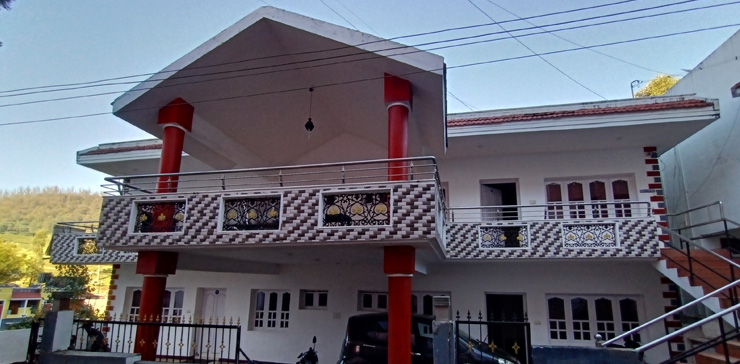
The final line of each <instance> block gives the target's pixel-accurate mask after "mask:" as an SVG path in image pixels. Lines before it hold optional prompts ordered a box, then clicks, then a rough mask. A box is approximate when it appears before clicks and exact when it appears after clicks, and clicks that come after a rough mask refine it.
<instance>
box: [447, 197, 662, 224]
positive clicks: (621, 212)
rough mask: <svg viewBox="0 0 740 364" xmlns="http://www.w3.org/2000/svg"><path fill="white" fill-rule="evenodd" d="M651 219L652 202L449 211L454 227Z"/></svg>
mask: <svg viewBox="0 0 740 364" xmlns="http://www.w3.org/2000/svg"><path fill="white" fill-rule="evenodd" d="M650 216H651V208H650V203H649V202H641V201H617V202H606V201H604V202H570V203H550V204H542V205H505V206H470V207H454V208H448V209H447V214H446V217H447V221H448V222H453V223H464V222H490V221H507V220H514V221H516V220H527V221H534V220H600V219H629V218H645V217H650Z"/></svg>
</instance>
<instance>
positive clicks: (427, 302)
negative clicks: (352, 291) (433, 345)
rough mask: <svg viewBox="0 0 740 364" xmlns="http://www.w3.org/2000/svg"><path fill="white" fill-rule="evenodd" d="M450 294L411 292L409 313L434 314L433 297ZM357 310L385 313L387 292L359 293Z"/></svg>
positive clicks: (448, 293)
mask: <svg viewBox="0 0 740 364" xmlns="http://www.w3.org/2000/svg"><path fill="white" fill-rule="evenodd" d="M449 295H450V292H432V291H414V292H411V313H419V314H423V315H433V314H434V304H433V297H434V296H449ZM357 309H358V310H360V311H381V312H382V311H387V310H388V292H377V291H359V292H358V299H357Z"/></svg>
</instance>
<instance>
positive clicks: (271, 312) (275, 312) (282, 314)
mask: <svg viewBox="0 0 740 364" xmlns="http://www.w3.org/2000/svg"><path fill="white" fill-rule="evenodd" d="M252 297H253V302H252V307H253V310H252V311H253V313H252V328H254V329H287V328H288V324H289V322H290V292H287V291H274V290H253V291H252Z"/></svg>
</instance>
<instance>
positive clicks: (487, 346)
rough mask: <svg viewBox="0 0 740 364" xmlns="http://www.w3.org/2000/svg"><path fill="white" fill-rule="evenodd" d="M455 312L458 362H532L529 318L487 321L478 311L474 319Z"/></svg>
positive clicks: (521, 363)
mask: <svg viewBox="0 0 740 364" xmlns="http://www.w3.org/2000/svg"><path fill="white" fill-rule="evenodd" d="M465 318H466V319H465V320H461V319H460V312H459V311H458V312H457V313H456V314H455V346H456V355H457V362H458V363H471V362H472V363H510V364H514V363H520V364H530V363H532V338H531V328H530V326H529V322H527V318H526V317H520V318H518V319H520V320H517V318H512V320H511V321H484V320H483V314H482V313H481V312H478V319H477V320H473V318H472V316H471V315H470V311H468V313H467V315H466V317H465Z"/></svg>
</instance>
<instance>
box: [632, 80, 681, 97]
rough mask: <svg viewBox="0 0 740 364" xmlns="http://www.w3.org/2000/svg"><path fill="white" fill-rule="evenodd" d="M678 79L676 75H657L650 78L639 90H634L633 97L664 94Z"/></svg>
mask: <svg viewBox="0 0 740 364" xmlns="http://www.w3.org/2000/svg"><path fill="white" fill-rule="evenodd" d="M678 80H679V78H678V77H673V76H670V75H657V76H655V78H653V79H652V80H650V82H648V83H647V85H645V87H643V88H641V89H640V91H637V92H635V97H650V96H660V95H665V93H666V92H668V90H670V89H671V87H673V85H675V84H676V82H678Z"/></svg>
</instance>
